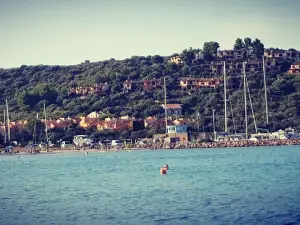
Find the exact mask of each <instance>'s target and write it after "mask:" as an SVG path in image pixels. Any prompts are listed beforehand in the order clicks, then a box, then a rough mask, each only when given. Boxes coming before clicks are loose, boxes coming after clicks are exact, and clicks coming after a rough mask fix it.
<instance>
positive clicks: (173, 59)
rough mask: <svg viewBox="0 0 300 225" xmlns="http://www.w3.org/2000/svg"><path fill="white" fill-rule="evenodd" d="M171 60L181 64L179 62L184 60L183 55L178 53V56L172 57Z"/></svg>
mask: <svg viewBox="0 0 300 225" xmlns="http://www.w3.org/2000/svg"><path fill="white" fill-rule="evenodd" d="M169 62H171V63H175V64H177V65H179V64H182V63H183V60H182V57H181V56H180V55H176V56H173V57H171V59H170V60H169Z"/></svg>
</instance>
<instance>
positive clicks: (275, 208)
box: [0, 146, 300, 225]
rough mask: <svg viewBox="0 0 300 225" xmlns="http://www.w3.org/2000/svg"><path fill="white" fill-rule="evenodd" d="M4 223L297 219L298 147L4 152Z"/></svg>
mask: <svg viewBox="0 0 300 225" xmlns="http://www.w3.org/2000/svg"><path fill="white" fill-rule="evenodd" d="M166 163H167V164H168V165H169V171H168V173H167V175H160V174H159V170H160V167H161V166H163V165H164V164H166ZM0 224H1V225H8V224H11V225H19V224H20V225H27V224H28V225H29V224H30V225H35V224H37V225H40V224H42V225H44V224H46V225H47V224H62V225H65V224H75V225H76V224H78V225H85V224H86V225H94V224H95V225H96V224H141V225H142V224H172V225H173V224H209V225H210V224H300V147H299V146H287V147H253V148H252V147H251V148H219V149H195V150H188V149H183V150H157V151H131V152H129V151H123V152H114V153H100V152H97V153H89V154H88V155H84V154H83V153H64V154H43V155H42V154H41V155H23V156H20V157H18V156H1V157H0Z"/></svg>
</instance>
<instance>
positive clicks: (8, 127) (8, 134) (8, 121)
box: [6, 99, 10, 144]
mask: <svg viewBox="0 0 300 225" xmlns="http://www.w3.org/2000/svg"><path fill="white" fill-rule="evenodd" d="M6 120H7V140H8V144H10V126H9V125H10V120H9V112H8V102H7V99H6Z"/></svg>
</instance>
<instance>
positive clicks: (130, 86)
mask: <svg viewBox="0 0 300 225" xmlns="http://www.w3.org/2000/svg"><path fill="white" fill-rule="evenodd" d="M142 83H143V81H132V80H126V81H124V83H123V91H124V92H128V91H135V90H137V89H138V88H139V89H142Z"/></svg>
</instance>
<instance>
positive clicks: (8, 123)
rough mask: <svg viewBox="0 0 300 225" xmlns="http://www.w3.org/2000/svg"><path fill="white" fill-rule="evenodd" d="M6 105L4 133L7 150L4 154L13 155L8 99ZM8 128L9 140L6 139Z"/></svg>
mask: <svg viewBox="0 0 300 225" xmlns="http://www.w3.org/2000/svg"><path fill="white" fill-rule="evenodd" d="M5 103H6V112H5V110H4V133H5V135H4V136H5V145H6V147H5V149H4V153H6V154H12V153H13V148H12V146H11V145H10V144H11V143H10V120H9V111H8V101H7V99H6V100H5ZM6 126H7V138H6Z"/></svg>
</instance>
